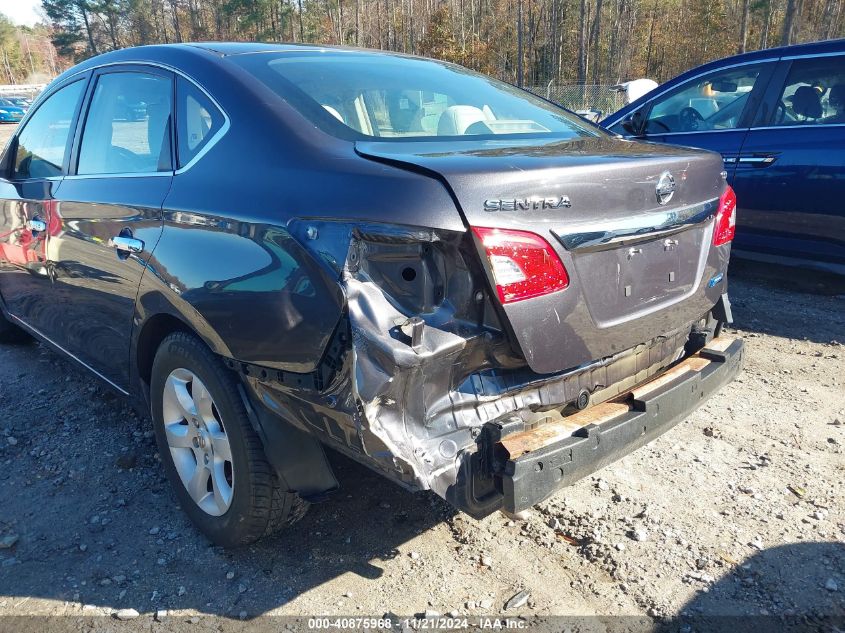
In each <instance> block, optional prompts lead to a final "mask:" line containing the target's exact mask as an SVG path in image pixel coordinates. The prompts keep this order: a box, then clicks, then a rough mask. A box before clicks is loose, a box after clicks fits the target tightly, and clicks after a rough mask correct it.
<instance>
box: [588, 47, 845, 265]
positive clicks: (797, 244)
mask: <svg viewBox="0 0 845 633" xmlns="http://www.w3.org/2000/svg"><path fill="white" fill-rule="evenodd" d="M602 125H603V126H605V127H607V128H609V129H610V130H611V131H613V132H616V133H618V134H622V135H623V136H628V137H636V138H642V139H645V140H649V141H657V142H661V143H672V144H675V145H686V146H693V147H701V148H705V149H710V150H714V151H717V152H719V153H721V154H722V157H723V159H724V163H725V170H726V171H727V173H728V182H730V183H731V185H732V186H733V188H734V190H735V191H736V194H737V199H738V200H739V205H740V208H739V212H738V220H737V222H738V228H737V237H736V244H735V247H734V252H735V253H736V254H737V255H738V256H740V257H748V258H753V259H757V260H762V261H771V262H778V263H784V264H793V265H800V266H806V267H812V268H818V269H823V270H829V271H833V272H837V273H840V274H845V205H843V204H842V201H843V199H845V177H843V174H845V40H836V41H829V42H819V43H814V44H803V45H798V46H790V47H784V48H773V49H768V50H762V51H756V52H753V53H747V54H745V55H738V56H735V57H729V58H726V59H722V60H719V61H716V62H712V63H710V64H706V65H704V66H701V67H699V68H694V69H693V70H690V71H688V72H686V73H684V74H683V75H680V76H678V77H676V78H675V79H673V80H671V81H669V82H667V83H665V84H663V85H662V86H660V87H659V88H658V89H656V90H654V91H653V92H650V93H648V94H647V95H646V96H644V97H643V98H641V99H639V100H637V101H635V102H634V103H631V104H630V105H628V106H626V107H625V108H622V109H621V110H619V111H618V112H616V113H615V114H612V115H610V116H608V117H607V118H606V119H605V120H604V121H602Z"/></svg>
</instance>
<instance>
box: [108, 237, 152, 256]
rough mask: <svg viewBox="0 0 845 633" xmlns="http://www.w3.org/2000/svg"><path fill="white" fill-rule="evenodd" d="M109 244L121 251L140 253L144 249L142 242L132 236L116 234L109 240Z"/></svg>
mask: <svg viewBox="0 0 845 633" xmlns="http://www.w3.org/2000/svg"><path fill="white" fill-rule="evenodd" d="M109 246H111V247H112V248H114V249H116V250H118V251H121V252H122V253H140V252H142V251H143V250H144V243H143V242H142V241H141V240H138V239H135V238H134V237H126V236H125V235H118V236H117V237H113V238H111V239H110V240H109Z"/></svg>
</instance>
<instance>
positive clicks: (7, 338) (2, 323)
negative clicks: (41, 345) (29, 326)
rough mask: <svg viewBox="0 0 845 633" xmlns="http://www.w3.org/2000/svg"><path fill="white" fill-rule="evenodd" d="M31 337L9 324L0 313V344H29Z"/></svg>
mask: <svg viewBox="0 0 845 633" xmlns="http://www.w3.org/2000/svg"><path fill="white" fill-rule="evenodd" d="M31 341H32V337H31V336H30V335H29V334H28V333H27V332H25V331H23V330H22V329H21V328H19V327H18V326H17V325H15V324H14V323H10V322H9V321H8V320H6V317H4V316H3V313H2V312H0V343H29V342H31Z"/></svg>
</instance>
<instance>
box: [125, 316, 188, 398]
mask: <svg viewBox="0 0 845 633" xmlns="http://www.w3.org/2000/svg"><path fill="white" fill-rule="evenodd" d="M173 332H188V333H189V334H192V333H193V332H192V331H191V328H190V327H188V326H187V325H186V324H185V322H184V321H181V320H180V319H178V318H176V317H175V316H173V315H172V314H157V315H155V316H152V317H150V318H149V319H147V322H146V323H144V327H143V329H142V330H141V334H140V335H139V336H138V347H137V349H138V353H137V356H138V376H139V377H140V378H141V380H143V381H144V382H145V383H147V384H148V385H149V384H150V378H151V377H152V373H153V360H155V356H156V352H157V351H158V347H159V345H161V342H162V341H163V340H164V339H165V338H167V337H168V336H169V335H170V334H172V333H173Z"/></svg>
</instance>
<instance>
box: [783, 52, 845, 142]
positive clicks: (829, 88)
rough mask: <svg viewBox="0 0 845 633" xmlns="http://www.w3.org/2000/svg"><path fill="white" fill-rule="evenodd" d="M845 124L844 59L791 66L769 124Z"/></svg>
mask: <svg viewBox="0 0 845 633" xmlns="http://www.w3.org/2000/svg"><path fill="white" fill-rule="evenodd" d="M836 123H845V57H820V58H816V59H799V60H796V61H794V62H793V63H792V66H791V68H790V69H789V74H788V75H787V77H786V81H785V82H784V86H783V90H781V92H780V96H779V97H778V103H777V104H776V107H775V111H774V118H773V121H772V123H771V125H810V126H815V125H831V124H836Z"/></svg>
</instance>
